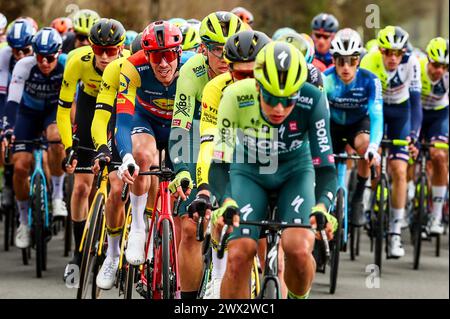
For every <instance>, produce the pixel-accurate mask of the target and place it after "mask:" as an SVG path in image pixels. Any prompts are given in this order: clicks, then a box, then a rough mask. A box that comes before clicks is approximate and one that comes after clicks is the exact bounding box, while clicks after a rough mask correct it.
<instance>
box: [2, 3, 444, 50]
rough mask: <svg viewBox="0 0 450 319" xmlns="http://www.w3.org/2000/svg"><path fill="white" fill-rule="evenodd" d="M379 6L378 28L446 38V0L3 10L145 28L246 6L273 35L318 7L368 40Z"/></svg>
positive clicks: (303, 21)
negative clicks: (92, 13) (85, 15)
mask: <svg viewBox="0 0 450 319" xmlns="http://www.w3.org/2000/svg"><path fill="white" fill-rule="evenodd" d="M371 4H375V5H377V6H378V7H379V9H380V27H384V26H386V25H388V24H395V25H400V26H402V27H404V28H405V29H406V30H407V31H408V32H409V33H410V39H411V42H412V44H413V45H414V46H417V47H421V48H424V47H425V46H426V44H427V42H428V41H429V39H431V38H433V37H436V36H443V37H446V38H448V34H449V1H448V0H426V1H420V0H395V1H392V0H312V1H299V0H284V1H281V0H247V1H239V0H213V1H205V0H189V1H186V0H185V1H181V0H142V1H138V2H135V1H132V0H108V1H101V0H78V1H74V0H0V12H2V13H3V14H5V15H6V17H7V18H8V20H9V21H12V20H13V19H15V18H16V17H18V16H20V15H27V16H30V17H32V18H34V19H35V20H36V21H37V22H38V24H39V26H40V27H42V26H45V25H49V24H50V22H51V21H52V20H53V19H54V18H56V17H61V16H70V15H71V14H73V13H74V12H75V11H76V10H77V9H78V8H79V9H93V10H96V11H97V12H98V13H99V14H100V16H101V17H109V18H114V19H117V20H119V21H121V22H122V23H123V25H124V26H125V28H127V29H133V30H136V31H141V30H142V29H143V28H144V27H145V26H146V25H147V24H148V23H149V22H151V21H154V20H157V19H169V18H175V17H180V18H185V19H188V18H196V19H199V20H201V19H202V18H203V17H205V16H206V15H207V14H209V13H211V12H213V11H218V10H231V9H232V8H234V7H236V6H242V7H245V8H246V9H248V10H250V11H251V12H252V13H253V15H254V16H255V23H254V28H255V29H257V30H261V31H264V32H266V33H267V34H268V35H269V36H271V35H272V34H273V32H274V31H275V30H276V29H277V28H280V27H292V28H294V29H295V30H296V31H298V32H305V33H310V22H311V19H312V18H313V17H314V16H315V15H316V14H318V13H320V12H328V13H333V14H334V15H335V16H336V17H337V18H338V20H339V22H340V26H341V28H342V27H351V28H354V29H356V30H358V31H359V32H360V33H361V35H362V36H363V37H364V40H365V41H368V40H369V39H371V38H374V37H375V35H376V33H377V31H378V29H374V28H367V27H366V18H367V16H368V15H370V14H371V12H369V13H367V12H366V8H367V6H368V5H371Z"/></svg>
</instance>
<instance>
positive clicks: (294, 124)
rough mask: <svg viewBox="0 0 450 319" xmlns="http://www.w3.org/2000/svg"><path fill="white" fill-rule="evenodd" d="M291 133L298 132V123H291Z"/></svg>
mask: <svg viewBox="0 0 450 319" xmlns="http://www.w3.org/2000/svg"><path fill="white" fill-rule="evenodd" d="M289 131H291V132H297V131H298V127H297V122H296V121H290V122H289Z"/></svg>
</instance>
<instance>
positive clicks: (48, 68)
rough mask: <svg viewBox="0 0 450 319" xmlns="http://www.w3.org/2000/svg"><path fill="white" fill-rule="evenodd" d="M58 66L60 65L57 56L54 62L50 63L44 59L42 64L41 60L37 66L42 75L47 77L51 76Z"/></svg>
mask: <svg viewBox="0 0 450 319" xmlns="http://www.w3.org/2000/svg"><path fill="white" fill-rule="evenodd" d="M57 64H58V58H57V56H56V57H55V58H54V59H53V61H52V62H48V60H47V58H43V59H42V61H41V62H39V60H38V61H37V66H38V68H39V70H40V71H41V72H42V74H44V75H46V76H47V75H49V74H50V73H51V72H52V71H53V70H54V69H55V68H56V65H57Z"/></svg>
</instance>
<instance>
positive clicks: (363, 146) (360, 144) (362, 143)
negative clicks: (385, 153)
mask: <svg viewBox="0 0 450 319" xmlns="http://www.w3.org/2000/svg"><path fill="white" fill-rule="evenodd" d="M369 141H370V137H369V135H368V134H359V135H358V136H357V137H356V140H355V149H356V152H357V153H358V154H359V155H364V154H365V153H366V151H367V148H368V147H369Z"/></svg>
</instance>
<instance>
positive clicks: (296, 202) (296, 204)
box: [291, 195, 305, 214]
mask: <svg viewBox="0 0 450 319" xmlns="http://www.w3.org/2000/svg"><path fill="white" fill-rule="evenodd" d="M304 201H305V199H303V198H301V197H300V195H297V197H295V199H294V200H293V201H292V203H291V206H292V207H294V211H295V212H296V213H297V214H298V213H299V211H298V210H299V209H300V206H302V204H303V202H304Z"/></svg>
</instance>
